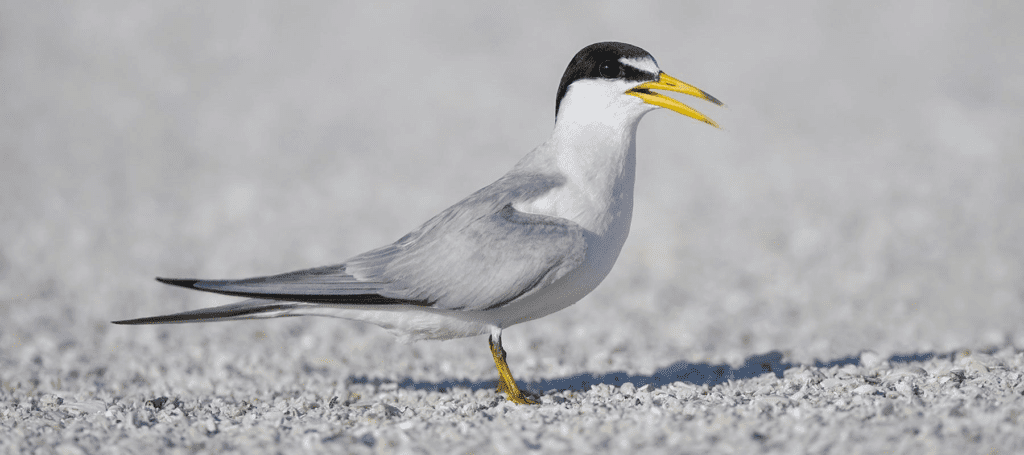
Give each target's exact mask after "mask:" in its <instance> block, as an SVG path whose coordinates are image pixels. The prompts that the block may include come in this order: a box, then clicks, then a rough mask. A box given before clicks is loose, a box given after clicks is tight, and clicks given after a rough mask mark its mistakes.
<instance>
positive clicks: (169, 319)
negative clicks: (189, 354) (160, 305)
mask: <svg viewBox="0 0 1024 455" xmlns="http://www.w3.org/2000/svg"><path fill="white" fill-rule="evenodd" d="M216 318H217V317H216V316H207V317H202V316H199V317H197V316H195V315H191V314H180V313H179V314H169V315H166V316H152V317H148V318H138V319H125V320H121V321H110V323H111V324H117V325H145V324H175V323H183V322H199V321H202V320H204V319H216Z"/></svg>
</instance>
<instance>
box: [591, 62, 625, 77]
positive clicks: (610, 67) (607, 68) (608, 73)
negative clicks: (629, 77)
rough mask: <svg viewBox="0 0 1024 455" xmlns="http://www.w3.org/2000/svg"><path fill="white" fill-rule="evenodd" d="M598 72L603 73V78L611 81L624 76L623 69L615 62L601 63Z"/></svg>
mask: <svg viewBox="0 0 1024 455" xmlns="http://www.w3.org/2000/svg"><path fill="white" fill-rule="evenodd" d="M597 71H598V72H599V73H601V77H607V78H609V79H611V78H615V77H621V76H622V67H621V66H619V62H616V61H613V60H608V61H606V62H603V63H601V66H600V67H599V68H598V69H597Z"/></svg>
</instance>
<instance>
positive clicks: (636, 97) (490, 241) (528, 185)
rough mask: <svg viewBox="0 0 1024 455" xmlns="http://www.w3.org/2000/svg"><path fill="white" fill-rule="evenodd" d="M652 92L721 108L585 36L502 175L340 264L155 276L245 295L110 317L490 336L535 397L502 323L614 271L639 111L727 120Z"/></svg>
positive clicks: (517, 399) (505, 370) (559, 301)
mask: <svg viewBox="0 0 1024 455" xmlns="http://www.w3.org/2000/svg"><path fill="white" fill-rule="evenodd" d="M657 90H660V91H670V92H677V93H682V94H685V95H690V96H693V97H696V98H700V99H703V100H706V101H708V102H711V103H714V104H716V105H719V106H722V103H721V102H720V101H719V100H718V99H716V98H715V97H713V96H711V95H709V94H708V93H706V92H704V91H703V90H700V89H698V88H696V87H694V86H692V85H689V84H687V83H685V82H682V81H680V80H678V79H676V78H674V77H672V76H669V75H668V74H666V73H665V72H663V71H661V69H660V68H659V66H658V63H657V61H655V59H654V57H653V56H652V55H651V54H650V53H648V52H647V51H645V50H643V49H641V48H639V47H637V46H634V45H631V44H626V43H620V42H600V43H595V44H591V45H589V46H586V47H584V48H583V49H581V50H580V51H579V52H578V53H576V55H575V56H574V57H573V58H572V60H571V61H570V62H569V65H568V67H567V68H566V70H565V73H564V74H563V75H562V78H561V81H560V83H559V85H558V91H557V92H556V97H555V125H554V129H553V131H552V133H551V137H550V138H549V139H548V140H547V141H546V142H544V143H542V144H541V145H539V146H538V147H536V148H535V149H533V151H531V152H530V153H528V154H527V155H526V156H525V157H524V158H522V159H521V160H520V161H519V162H518V163H517V164H516V165H515V166H514V167H513V168H512V170H510V171H509V172H508V173H506V174H505V175H504V176H502V177H501V178H499V179H498V180H497V181H495V182H494V183H491V184H490V185H487V186H486V187H484V188H482V189H480V190H478V191H476V192H475V193H472V194H471V195H469V196H468V197H466V198H465V199H463V200H462V201H460V202H458V203H456V204H455V205H452V206H451V207H449V208H447V209H445V210H444V211H442V212H441V213H440V214H438V215H436V216H434V217H433V218H431V219H430V220H428V221H427V222H425V223H423V225H421V226H419V227H418V228H416V229H415V230H413V231H411V232H409V233H408V234H406V235H405V236H403V237H402V238H400V239H398V240H397V241H395V242H394V243H392V244H389V245H385V246H383V247H380V248H377V249H373V250H370V251H368V252H365V253H363V254H359V255H357V256H354V257H352V258H350V259H348V260H347V261H345V262H342V263H340V264H335V265H328V266H323V267H316V268H310V269H304V270H298V271H293V272H288V273H283V274H279V275H272V276H262V277H255V278H246V279H228V280H203V279H178V278H157V280H158V281H160V282H162V283H166V284H169V285H174V286H181V287H185V288H189V289H194V290H199V291H207V292H213V293H218V294H225V295H229V296H235V297H244V298H246V299H247V300H244V301H241V302H238V303H233V304H228V305H223V306H217V307H212V308H205V309H199V310H192V311H185V312H181V313H176V314H169V315H164V316H154V317H144V318H139V319H129V320H121V321H112V322H113V323H114V324H131V325H134V324H164V323H187V322H208V321H226V320H240V319H260V318H275V317H284V316H305V315H312V316H331V317H337V318H344V319H350V320H356V321H362V322H367V323H372V324H376V325H378V326H380V327H383V328H384V329H385V330H387V331H388V332H390V333H392V334H394V335H396V336H397V337H398V338H399V341H402V342H411V341H416V340H423V339H441V340H444V339H452V338H460V337H469V336H477V335H484V334H486V335H488V343H489V345H490V351H491V355H492V357H493V358H494V364H495V366H496V367H497V370H498V377H499V378H498V384H497V393H499V394H500V393H504V394H505V395H506V398H507V400H509V401H512V402H514V403H518V404H537V403H538V401H537V400H536V399H535V398H538V397H537V396H536V395H533V393H532V392H531V393H530V395H533V396H529V395H528V394H527V393H524V391H523V390H522V389H520V388H519V387H518V386H517V384H516V381H515V379H514V378H513V376H512V372H511V370H510V369H509V367H508V363H507V362H506V351H505V349H504V348H503V347H502V342H501V334H502V330H503V329H505V328H508V327H509V326H512V325H515V324H519V323H522V322H527V321H531V320H534V319H537V318H540V317H543V316H546V315H549V314H551V313H554V312H556V311H559V310H562V309H564V308H566V307H568V306H570V305H572V304H574V303H576V302H577V301H579V300H580V299H582V298H583V297H584V296H586V295H587V294H589V293H590V292H591V291H593V290H594V289H595V288H596V287H597V286H598V285H599V284H600V283H601V281H603V280H604V278H605V277H606V276H607V275H608V273H609V272H610V271H611V269H612V265H613V264H614V263H615V260H616V259H617V258H618V256H619V252H620V250H621V249H622V246H623V243H624V242H625V241H626V237H627V235H628V233H629V227H630V222H631V220H632V213H633V186H634V185H633V183H634V179H635V174H636V173H635V167H636V132H637V125H638V124H639V122H640V119H641V118H642V117H643V116H644V115H645V114H647V113H648V112H651V111H653V110H655V109H658V108H665V109H669V110H672V111H675V112H677V113H679V114H682V115H685V116H687V117H691V118H693V119H696V120H699V121H701V122H704V123H707V124H709V125H712V126H714V127H716V128H717V127H719V126H718V124H717V123H715V122H714V121H713V120H711V119H710V118H708V117H706V116H705V115H704V114H701V113H700V112H697V111H696V110H694V109H693V108H691V107H689V106H687V105H685V104H683V103H681V102H679V101H678V100H676V99H674V98H671V97H668V96H666V95H663V94H661V93H658V92H657ZM538 399H539V398H538Z"/></svg>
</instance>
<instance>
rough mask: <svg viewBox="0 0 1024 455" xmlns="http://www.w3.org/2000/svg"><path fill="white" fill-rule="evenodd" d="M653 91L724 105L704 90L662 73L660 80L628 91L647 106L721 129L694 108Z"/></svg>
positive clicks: (628, 93)
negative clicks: (669, 111) (688, 96)
mask: <svg viewBox="0 0 1024 455" xmlns="http://www.w3.org/2000/svg"><path fill="white" fill-rule="evenodd" d="M651 90H669V91H673V92H679V93H685V94H687V95H690V96H696V97H697V98H700V99H703V100H706V101H710V102H712V103H715V104H717V105H719V106H721V105H722V102H721V101H718V99H717V98H715V97H713V96H711V95H709V94H707V92H705V91H704V90H701V89H699V88H697V87H694V86H692V85H690V84H687V83H686V82H683V81H681V80H679V79H676V78H674V77H672V76H669V75H668V74H665V72H664V71H662V72H661V73H660V74H658V80H656V81H651V82H644V83H643V84H640V85H637V86H636V87H633V88H631V89H629V90H627V91H626V94H627V95H633V96H635V97H637V98H640V99H642V100H644V102H645V103H647V104H652V105H655V106H658V107H663V108H665V109H671V110H673V111H676V112H678V113H680V114H683V115H685V116H687V117H691V118H695V119H697V120H700V121H702V122H704V123H707V124H708V125H711V126H713V127H715V128H721V127H720V126H718V124H717V123H715V121H714V120H711V119H709V118H707V116H705V115H704V114H701V113H700V112H697V111H696V110H694V109H693V108H692V107H690V106H687V105H685V104H683V103H680V102H679V101H676V100H674V99H672V98H669V97H667V96H665V95H662V94H660V93H655V92H652V91H651Z"/></svg>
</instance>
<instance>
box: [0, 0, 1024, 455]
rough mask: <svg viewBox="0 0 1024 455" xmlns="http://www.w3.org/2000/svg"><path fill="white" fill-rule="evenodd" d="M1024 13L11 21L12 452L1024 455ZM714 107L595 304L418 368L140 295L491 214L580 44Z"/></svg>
mask: <svg viewBox="0 0 1024 455" xmlns="http://www.w3.org/2000/svg"><path fill="white" fill-rule="evenodd" d="M1020 23H1024V8H1022V7H1021V6H1018V4H1016V3H991V4H981V5H979V4H974V3H972V4H961V3H953V2H948V3H947V2H922V3H916V4H915V3H910V2H900V3H896V4H872V5H870V6H866V5H865V4H861V3H858V4H850V5H845V4H835V5H831V4H829V5H826V4H820V3H817V2H808V3H774V2H773V3H770V4H769V3H763V2H746V3H729V4H721V5H720V4H695V5H683V4H661V5H659V4H651V3H645V2H629V3H623V4H614V3H609V4H603V5H601V6H599V7H598V6H594V5H593V4H591V3H577V4H563V6H558V7H549V6H547V7H542V6H493V5H492V6H487V7H481V6H477V4H476V3H471V2H461V3H458V4H453V6H450V7H446V8H439V7H436V6H429V5H417V4H389V5H387V6H381V5H379V4H375V6H374V7H372V8H371V7H359V8H354V7H352V6H351V5H345V4H335V3H323V4H322V3H314V2H307V3H302V4H300V5H295V4H288V5H285V4H277V3H255V2H244V3H243V2H237V3H229V2H224V3H215V4H203V5H202V6H198V5H197V4H193V3H181V4H172V3H153V4H140V3H137V2H76V3H71V4H67V3H62V4H59V5H58V4H56V3H49V2H3V3H0V150H2V159H3V162H2V165H0V239H2V240H0V302H2V305H0V318H2V322H0V451H2V452H4V453H61V454H76V453H186V452H190V453H191V452H198V453H219V452H243V453H257V454H258V453H286V452H287V453H290V452H351V453H522V452H524V451H543V452H559V453H562V452H568V451H576V452H615V453H627V452H635V451H640V450H642V451H644V452H645V453H752V452H773V453H800V452H805V453H844V454H845V453H955V454H961V453H985V454H1002V453H1017V452H1021V451H1024V418H1022V417H1021V416H1022V413H1024V330H1022V327H1021V321H1022V320H1024V319H1022V317H1024V242H1021V241H1020V233H1021V232H1024V206H1022V200H1024V199H1022V197H1021V195H1022V194H1024V153H1022V152H1024V150H1022V146H1021V144H1024V133H1022V129H1021V124H1022V119H1024V84H1022V82H1021V81H1022V80H1024V79H1022V78H1021V77H1020V74H1021V73H1022V72H1024V57H1022V55H1024V53H1022V52H1020V49H1021V48H1022V47H1024V38H1022V36H1024V35H1021V34H1020V33H1019V31H1018V28H1019V24H1020ZM609 39H613V40H620V41H625V42H630V43H633V44H636V45H639V46H641V47H644V48H645V49H647V50H648V51H650V52H651V53H652V54H654V55H655V56H656V57H657V58H658V61H659V63H660V64H661V66H662V68H663V69H665V70H666V71H667V72H668V73H669V74H672V75H674V76H676V77H679V78H680V79H682V80H685V81H687V82H690V83H692V84H694V85H696V86H697V87H700V88H702V89H704V90H706V91H708V92H709V93H712V94H713V95H715V96H717V97H719V98H720V99H722V100H723V101H725V102H726V103H727V104H728V105H729V108H728V109H719V108H716V107H713V106H711V105H709V104H707V103H701V102H699V101H696V102H692V103H691V104H692V105H693V106H694V107H696V108H698V109H699V110H701V111H702V112H704V113H706V114H708V115H709V116H710V117H712V118H713V119H715V120H716V121H718V122H719V123H721V124H722V125H723V126H724V127H725V128H724V130H715V129H713V128H708V127H707V126H706V125H703V124H700V123H699V122H694V121H692V120H689V119H685V118H682V117H680V116H678V115H672V114H671V113H667V112H656V113H653V114H651V115H649V116H648V117H647V118H646V119H644V121H643V122H642V126H641V127H640V132H639V138H638V142H639V145H638V149H639V155H638V181H637V189H636V191H637V200H636V209H635V213H634V224H633V230H632V235H631V238H630V240H629V241H628V242H627V244H626V247H625V249H624V251H623V253H622V255H621V256H620V259H619V262H618V264H617V265H616V269H615V270H613V272H612V274H611V275H610V276H609V277H608V279H607V280H606V281H605V283H604V284H603V285H602V286H601V287H599V288H598V289H597V290H596V291H595V292H594V293H593V294H592V295H591V296H589V297H588V298H586V299H584V300H583V301H581V302H580V303H579V304H577V305H575V306H573V307H570V308H569V309H566V310H564V311H561V312H559V313H556V314H553V315H551V316H548V317H546V318H543V319H541V320H538V321H534V322H531V323H529V324H523V325H519V326H515V327H513V328H511V329H509V330H507V331H506V332H505V336H504V341H505V348H506V349H507V350H508V352H509V357H508V360H509V364H510V366H511V368H512V371H513V372H514V373H515V374H516V377H517V378H518V379H519V380H520V383H521V385H525V386H526V388H527V389H528V390H531V391H533V392H534V393H539V394H541V402H542V404H540V405H538V406H517V405H513V404H509V403H507V402H505V401H504V399H503V398H502V397H500V396H498V395H496V394H495V393H494V390H493V389H494V387H495V384H496V378H497V373H496V372H495V371H494V366H493V363H492V361H491V358H490V355H489V352H488V349H487V343H486V339H485V338H484V337H476V338H470V339H461V340H453V341H446V342H421V343H416V344H412V345H402V344H399V343H396V342H395V340H394V339H393V338H392V337H390V336H389V335H387V334H386V333H385V332H384V331H383V330H380V329H379V328H377V327H374V326H368V325H363V324H358V323H353V322H349V321H343V320H330V319H322V318H321V319H317V318H296V319H279V320H268V321H247V322H235V323H218V324H199V325H182V326H155V327H121V326H114V325H111V324H110V323H109V321H111V320H118V319H125V318H133V317H141V316H149V315H155V314H164V313H169V312H173V311H182V310H187V309H194V308H200V307H204V306H211V305H217V304H224V303H229V302H231V301H232V300H231V299H230V298H227V297H223V296H215V295H203V294H201V293H196V292H189V291H186V290H181V289H175V288H171V287H169V286H164V285H160V284H159V283H156V282H154V281H153V280H152V278H153V277H154V276H182V277H191V276H196V277H209V278H233V277H235V278H237V277H245V276H253V275H262V274H271V273H276V272H283V271H288V270H294V269H298V268H303V267H311V266H317V265H324V264H330V263H335V262H339V261H341V260H343V259H344V258H346V257H349V256H351V255H353V254H356V253H359V252H362V251H365V250H367V249H369V248H372V247H376V246H379V245H382V244H385V243H388V242H391V241H393V240H395V239H397V238H398V237H400V236H401V235H403V234H404V233H405V232H407V231H408V230H410V229H412V228H413V227H415V226H417V225H418V224H419V223H421V222H422V221H423V220H425V219H427V218H428V217H430V216H432V215H433V214H435V213H437V212H438V211H440V210H442V209H443V208H445V207H447V206H448V205H450V204H451V203H454V202H456V201H458V200H459V199H461V198H462V197H463V196H465V195H466V194H469V193H470V192H472V191H474V190H476V189H478V188H480V187H482V186H483V185H486V184H487V183H489V182H491V181H493V180H494V179H495V178H497V177H499V176H500V175H501V174H502V173H504V172H505V171H506V170H507V169H508V168H509V167H511V166H512V165H513V164H514V163H515V162H516V161H517V160H518V159H519V158H520V157H521V156H522V155H524V154H525V153H526V152H527V151H529V150H530V148H531V147H533V146H535V145H537V144H539V143H540V142H542V141H543V140H544V139H546V137H547V135H548V133H549V132H550V127H551V120H552V118H551V115H552V112H553V96H554V92H555V89H556V87H557V81H558V78H559V77H560V75H561V72H562V71H563V70H564V68H565V65H566V63H567V62H568V61H569V59H570V58H571V56H572V55H573V54H574V53H575V52H576V51H577V50H579V48H581V47H583V46H584V45H587V44H590V43H592V42H596V41H601V40H609Z"/></svg>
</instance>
